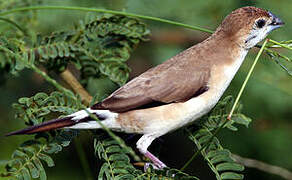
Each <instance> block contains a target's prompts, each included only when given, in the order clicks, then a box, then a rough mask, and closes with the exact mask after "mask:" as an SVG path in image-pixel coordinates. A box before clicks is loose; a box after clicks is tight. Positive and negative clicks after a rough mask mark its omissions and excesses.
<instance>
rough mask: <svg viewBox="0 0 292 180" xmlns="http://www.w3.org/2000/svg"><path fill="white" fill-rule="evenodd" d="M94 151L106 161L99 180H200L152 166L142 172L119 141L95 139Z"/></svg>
mask: <svg viewBox="0 0 292 180" xmlns="http://www.w3.org/2000/svg"><path fill="white" fill-rule="evenodd" d="M94 150H95V154H97V156H98V158H99V159H101V160H103V161H104V163H103V165H102V166H101V168H100V170H99V174H98V180H113V179H114V180H120V179H123V180H134V179H135V180H147V179H151V180H161V179H165V180H167V179H174V180H198V178H196V177H194V176H190V175H188V174H186V173H184V172H182V171H180V170H177V169H169V168H165V169H163V170H154V169H153V168H152V166H150V167H149V168H148V169H147V172H142V171H141V170H139V169H137V168H135V167H134V166H133V164H132V163H131V161H130V158H129V156H128V154H129V152H127V151H126V150H125V149H124V148H122V147H121V146H120V144H119V143H118V142H117V141H115V140H112V139H109V138H102V139H100V138H98V139H95V140H94Z"/></svg>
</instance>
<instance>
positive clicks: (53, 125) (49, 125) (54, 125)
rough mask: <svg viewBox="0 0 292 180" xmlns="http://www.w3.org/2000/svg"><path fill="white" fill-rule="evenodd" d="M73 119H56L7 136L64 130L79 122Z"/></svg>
mask: <svg viewBox="0 0 292 180" xmlns="http://www.w3.org/2000/svg"><path fill="white" fill-rule="evenodd" d="M72 118H73V117H64V118H60V119H54V120H51V121H47V122H44V123H41V124H37V125H35V126H30V127H28V128H25V129H21V130H18V131H13V132H10V133H8V134H6V135H5V136H12V135H20V134H33V133H37V132H43V131H49V130H53V129H58V128H63V127H68V126H72V125H74V124H76V123H78V122H76V121H73V120H72Z"/></svg>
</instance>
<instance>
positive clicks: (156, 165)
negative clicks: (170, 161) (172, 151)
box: [144, 151, 167, 170]
mask: <svg viewBox="0 0 292 180" xmlns="http://www.w3.org/2000/svg"><path fill="white" fill-rule="evenodd" d="M144 156H146V157H147V158H149V159H150V160H151V161H152V162H153V165H154V168H157V169H163V168H165V167H167V166H166V165H165V164H164V163H163V162H162V161H160V160H159V159H158V158H157V157H155V156H154V155H153V154H152V153H150V152H149V151H146V153H145V154H144ZM147 166H148V165H146V167H144V170H146V169H147V168H148V167H147Z"/></svg>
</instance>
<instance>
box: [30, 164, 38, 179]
mask: <svg viewBox="0 0 292 180" xmlns="http://www.w3.org/2000/svg"><path fill="white" fill-rule="evenodd" d="M27 167H28V169H29V171H30V174H31V177H32V178H38V177H39V176H40V173H39V171H38V169H37V168H36V167H35V165H34V164H33V163H31V162H29V163H28V164H27Z"/></svg>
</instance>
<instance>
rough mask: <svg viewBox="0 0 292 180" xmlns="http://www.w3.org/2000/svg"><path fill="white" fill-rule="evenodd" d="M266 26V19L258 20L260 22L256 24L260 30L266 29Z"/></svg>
mask: <svg viewBox="0 0 292 180" xmlns="http://www.w3.org/2000/svg"><path fill="white" fill-rule="evenodd" d="M265 24H266V21H265V20H264V19H260V20H258V21H257V22H256V25H257V27H258V28H262V27H264V26H265Z"/></svg>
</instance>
